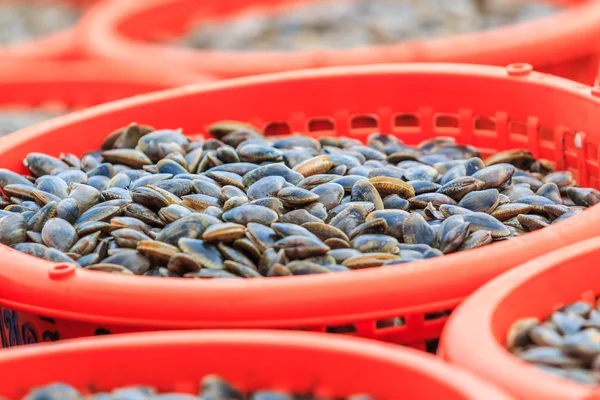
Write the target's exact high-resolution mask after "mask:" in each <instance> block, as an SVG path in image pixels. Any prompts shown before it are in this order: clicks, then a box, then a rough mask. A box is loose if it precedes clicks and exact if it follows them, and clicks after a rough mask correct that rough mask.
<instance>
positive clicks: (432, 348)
mask: <svg viewBox="0 0 600 400" xmlns="http://www.w3.org/2000/svg"><path fill="white" fill-rule="evenodd" d="M439 344H440V340H439V339H429V340H426V341H425V351H426V352H428V353H431V354H435V353H437V349H438V346H439Z"/></svg>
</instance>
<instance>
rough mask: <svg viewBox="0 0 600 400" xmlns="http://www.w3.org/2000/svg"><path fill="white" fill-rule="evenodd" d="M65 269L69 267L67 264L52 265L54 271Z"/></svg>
mask: <svg viewBox="0 0 600 400" xmlns="http://www.w3.org/2000/svg"><path fill="white" fill-rule="evenodd" d="M67 269H69V266H68V265H66V264H65V265H57V266H55V267H54V270H55V271H64V270H67Z"/></svg>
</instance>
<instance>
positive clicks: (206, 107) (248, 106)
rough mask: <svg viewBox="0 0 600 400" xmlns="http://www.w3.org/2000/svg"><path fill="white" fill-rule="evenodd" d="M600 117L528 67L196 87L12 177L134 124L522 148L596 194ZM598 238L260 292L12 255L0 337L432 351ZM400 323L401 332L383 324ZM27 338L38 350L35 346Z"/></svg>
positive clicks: (79, 126)
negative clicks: (548, 263) (232, 332)
mask: <svg viewBox="0 0 600 400" xmlns="http://www.w3.org/2000/svg"><path fill="white" fill-rule="evenodd" d="M407 93H409V94H410V95H405V94H407ZM458 93H460V95H457V94H458ZM257 99H260V101H257ZM232 105H235V106H232ZM197 110H202V112H201V113H199V112H197ZM599 112H600V88H595V89H592V88H591V87H589V86H584V85H581V84H577V83H573V82H570V81H566V80H564V79H561V78H556V77H552V76H548V75H544V74H539V73H535V72H531V67H530V66H528V65H524V64H515V65H511V66H509V67H508V68H499V67H484V66H466V65H464V66H460V65H450V64H431V65H427V64H406V65H400V66H390V65H387V66H384V65H382V66H371V67H352V68H330V69H323V70H312V71H298V72H292V73H282V74H276V75H271V76H264V77H253V78H245V79H238V80H232V81H227V82H220V83H216V84H211V85H208V86H201V87H198V86H191V87H185V88H180V89H175V90H171V91H166V92H162V93H156V94H151V95H147V96H140V97H138V98H135V99H128V100H123V101H120V102H115V103H111V104H107V105H103V106H99V107H96V108H92V109H89V110H86V111H85V112H82V113H78V114H74V115H70V116H65V117H61V118H57V119H54V120H53V121H50V122H47V123H42V124H39V125H36V126H35V127H31V128H29V129H25V130H22V131H20V132H19V134H15V135H9V136H7V137H5V138H2V139H0V167H3V168H9V169H12V170H14V171H18V172H21V173H25V169H24V167H23V163H22V160H23V158H24V157H25V155H26V154H27V153H29V152H32V151H43V152H47V153H49V154H54V155H58V154H59V153H60V152H70V153H74V154H82V153H84V152H86V151H89V150H92V149H97V148H99V146H100V144H101V142H102V141H103V139H104V137H105V136H106V135H107V133H108V132H111V131H113V130H114V129H115V128H116V127H119V126H124V125H126V124H129V123H131V122H132V121H137V122H139V123H147V124H151V125H154V126H156V127H158V128H160V127H171V128H173V127H182V128H183V129H184V132H186V133H187V134H196V133H202V132H205V131H206V127H207V125H208V124H210V123H212V122H214V121H218V120H223V119H237V120H243V121H248V122H250V123H253V124H255V125H256V126H259V127H261V128H262V129H264V131H265V133H266V134H267V135H271V134H285V133H289V132H293V131H299V132H305V133H306V134H307V135H311V136H315V137H318V136H323V135H325V136H327V135H346V136H350V137H354V138H357V139H360V140H366V138H367V136H368V135H369V134H370V133H372V132H373V131H381V132H384V133H393V134H396V135H398V136H400V137H401V138H402V140H404V141H405V143H408V144H416V143H419V142H421V141H422V140H424V139H427V138H431V137H434V136H436V135H443V136H453V137H455V138H456V140H457V141H458V142H459V143H469V144H472V145H475V146H477V147H479V148H480V149H481V150H482V152H483V153H484V155H486V156H487V155H489V154H492V153H494V152H496V151H498V150H505V149H508V148H515V147H525V148H528V149H529V150H531V151H532V153H533V155H534V156H535V157H542V158H547V159H550V160H552V161H553V162H554V163H556V166H557V167H558V168H560V169H567V170H569V171H571V172H573V174H574V177H575V178H576V179H578V181H579V183H580V184H581V185H582V186H593V187H599V186H600V181H599V178H600V167H599V164H598V151H599V144H600V118H598V115H599ZM407 121H408V122H407ZM82 132H85V136H84V137H82V135H81V133H82ZM595 235H600V208H599V207H594V208H592V209H590V210H588V211H585V212H583V213H581V214H579V215H577V216H574V217H572V218H570V219H568V220H567V221H564V222H562V223H560V224H556V225H551V226H550V227H549V228H546V229H543V230H539V231H536V232H534V233H530V234H527V235H525V236H524V237H522V238H518V239H515V240H510V241H504V242H499V243H496V244H493V245H490V246H487V247H485V248H480V249H477V250H472V251H467V252H461V253H457V254H452V255H448V256H445V257H440V258H435V259H429V260H426V261H421V262H418V263H415V264H412V265H410V264H404V265H402V266H399V267H390V268H387V267H386V268H375V269H365V270H360V271H353V272H351V273H346V274H331V275H328V276H323V275H320V276H303V277H290V278H277V279H275V278H274V279H263V280H260V281H257V280H234V281H229V280H227V281H225V280H215V281H200V282H198V281H195V280H186V279H177V278H173V279H171V278H169V279H159V278H153V277H137V276H135V277H127V276H116V275H112V274H101V273H95V272H93V271H87V270H82V269H76V268H75V267H74V266H69V265H53V264H51V263H49V262H46V261H43V260H41V259H37V258H32V257H30V256H28V255H25V254H23V253H19V252H17V251H14V250H12V249H10V248H8V247H4V246H0V260H1V264H0V287H1V288H2V290H1V291H0V305H1V306H2V307H4V310H3V313H4V314H3V316H4V318H3V319H2V323H3V324H4V325H5V327H4V329H5V330H7V331H11V332H13V334H12V335H11V336H10V340H8V341H7V342H6V343H4V344H5V345H17V344H22V343H27V342H30V341H36V340H55V339H59V338H62V339H64V338H74V337H80V336H90V335H94V334H102V333H110V332H112V333H121V332H131V331H142V330H156V329H190V328H287V329H308V330H314V331H321V332H326V331H333V332H335V331H340V330H344V331H346V332H351V333H352V334H354V335H358V336H362V337H367V338H374V339H378V340H384V341H389V342H394V343H401V344H406V345H409V346H413V347H419V348H425V345H426V342H428V341H429V340H434V339H437V338H438V337H439V334H440V332H441V330H442V327H443V325H444V323H445V321H446V313H441V312H442V311H450V310H452V309H453V308H454V307H456V305H457V304H458V303H459V302H460V301H461V300H462V299H463V298H464V297H465V296H467V295H469V294H470V293H471V292H472V291H474V290H475V289H476V288H478V287H479V286H481V285H482V284H483V283H485V282H487V281H488V280H490V279H491V278H493V277H495V276H496V275H498V274H500V273H502V272H504V271H506V270H508V269H510V268H512V267H514V266H516V265H519V264H521V263H523V262H525V261H527V260H529V259H531V258H533V257H535V256H538V255H541V254H544V253H546V252H548V251H551V250H554V249H556V248H559V247H562V246H566V245H568V244H571V243H574V242H577V241H580V240H582V239H585V238H588V237H592V236H595ZM32 287H35V289H32ZM208 305H209V306H208ZM12 310H17V311H12ZM396 317H397V318H401V319H402V321H403V322H404V324H403V326H395V327H381V325H382V324H378V321H380V320H386V319H390V318H396ZM24 326H28V327H29V328H28V329H30V328H31V329H33V331H34V332H36V334H35V335H33V336H32V335H29V336H26V335H24V330H23V329H24V328H23V327H24ZM34 339H36V340H34Z"/></svg>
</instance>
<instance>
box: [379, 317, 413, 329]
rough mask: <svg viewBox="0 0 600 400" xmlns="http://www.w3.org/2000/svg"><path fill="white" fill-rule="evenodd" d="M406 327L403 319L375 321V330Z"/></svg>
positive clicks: (394, 318)
mask: <svg viewBox="0 0 600 400" xmlns="http://www.w3.org/2000/svg"><path fill="white" fill-rule="evenodd" d="M404 325H406V319H405V318H404V317H393V318H386V319H379V320H377V321H375V329H388V328H395V327H398V326H404Z"/></svg>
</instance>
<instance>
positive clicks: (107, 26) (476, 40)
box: [81, 0, 600, 84]
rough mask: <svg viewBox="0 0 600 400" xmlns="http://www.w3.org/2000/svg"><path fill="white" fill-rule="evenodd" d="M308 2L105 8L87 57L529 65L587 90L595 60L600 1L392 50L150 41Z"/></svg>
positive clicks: (200, 62)
mask: <svg viewBox="0 0 600 400" xmlns="http://www.w3.org/2000/svg"><path fill="white" fill-rule="evenodd" d="M308 1H312V2H314V1H315V0H301V1H298V0H258V1H256V0H221V1H218V2H216V1H212V2H211V1H199V0H146V1H130V2H107V3H104V4H103V5H100V6H98V7H95V8H94V9H92V10H91V11H90V13H89V14H88V15H87V18H85V21H84V22H83V23H82V30H81V34H82V35H83V40H84V42H85V45H86V48H87V49H88V50H89V51H90V52H91V54H92V55H94V56H100V57H108V58H118V59H123V60H134V61H135V60H149V61H150V62H151V61H152V60H162V59H169V60H171V61H172V62H173V64H174V65H178V66H181V67H185V68H190V69H195V70H203V71H208V72H209V73H211V74H215V75H217V76H222V77H236V76H244V75H253V74H260V73H267V72H278V71H286V70H291V69H300V68H316V67H329V66H343V65H359V64H360V65H363V64H376V63H398V62H458V63H475V64H491V65H506V64H508V63H511V62H515V61H522V62H528V63H530V64H532V65H534V67H535V68H536V70H540V71H543V72H548V73H553V74H555V75H560V76H564V77H568V78H570V79H574V80H578V81H580V82H584V83H586V84H591V83H592V82H593V79H594V77H595V75H596V70H597V66H598V61H599V60H600V58H599V57H598V54H599V53H600V0H587V1H562V3H569V4H571V5H572V7H570V8H568V9H566V10H565V11H563V12H559V13H557V14H555V15H553V16H550V17H547V18H543V19H539V20H534V21H531V22H527V23H523V24H519V25H512V26H508V27H504V28H501V29H495V30H490V31H486V32H480V33H473V34H466V35H461V36H452V37H448V38H441V39H435V40H411V41H408V42H404V43H401V44H398V45H392V46H377V47H362V48H354V49H347V50H316V51H304V52H244V53H241V52H219V51H197V50H191V49H183V48H176V47H168V46H164V45H160V44H152V43H150V42H149V41H150V40H153V39H165V38H173V37H177V36H180V35H182V34H183V33H184V32H186V31H187V30H188V29H189V27H190V26H192V25H193V24H196V23H198V22H201V21H206V20H211V19H212V20H214V19H219V18H231V17H235V16H236V15H237V14H238V13H240V12H242V11H244V10H248V9H259V10H261V11H265V12H270V13H272V12H277V11H278V10H280V9H282V8H285V7H289V6H290V5H295V4H298V3H300V2H308Z"/></svg>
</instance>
